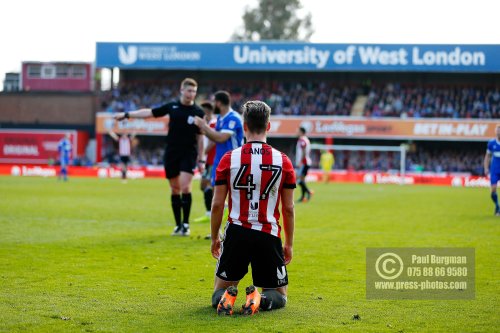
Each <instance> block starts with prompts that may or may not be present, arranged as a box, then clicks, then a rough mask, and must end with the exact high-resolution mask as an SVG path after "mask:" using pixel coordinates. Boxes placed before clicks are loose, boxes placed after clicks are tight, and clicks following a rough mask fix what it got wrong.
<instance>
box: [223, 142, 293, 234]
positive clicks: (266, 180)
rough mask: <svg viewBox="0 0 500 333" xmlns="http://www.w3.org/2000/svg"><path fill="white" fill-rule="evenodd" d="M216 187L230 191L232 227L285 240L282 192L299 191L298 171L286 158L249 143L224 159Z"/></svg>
mask: <svg viewBox="0 0 500 333" xmlns="http://www.w3.org/2000/svg"><path fill="white" fill-rule="evenodd" d="M215 185H227V186H228V187H229V200H228V203H229V217H228V221H229V222H230V223H234V224H237V225H240V226H243V227H245V228H249V229H254V230H258V231H262V232H265V233H268V234H271V235H273V236H276V237H280V236H281V226H280V224H279V218H280V211H279V202H280V200H281V192H282V190H283V188H291V189H293V188H295V171H294V169H293V166H292V162H290V159H289V158H288V157H287V156H286V155H285V154H283V153H282V152H280V151H279V150H276V149H274V148H273V147H271V146H270V145H268V144H266V143H264V142H255V141H254V142H249V143H246V144H245V145H243V146H242V147H240V148H237V149H234V150H232V151H230V152H228V153H226V154H225V155H224V156H223V157H222V159H221V161H220V163H219V166H218V167H217V172H216V176H215Z"/></svg>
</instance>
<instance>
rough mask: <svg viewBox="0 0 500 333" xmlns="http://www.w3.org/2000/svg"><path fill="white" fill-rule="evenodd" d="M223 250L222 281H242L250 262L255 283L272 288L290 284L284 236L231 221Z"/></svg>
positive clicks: (228, 224) (218, 274)
mask: <svg viewBox="0 0 500 333" xmlns="http://www.w3.org/2000/svg"><path fill="white" fill-rule="evenodd" d="M221 249H222V252H221V255H220V258H219V260H218V262H217V269H216V271H215V275H217V276H218V277H219V278H221V279H222V280H225V281H239V280H241V279H242V278H243V277H244V276H245V275H246V274H247V273H248V265H249V264H250V265H251V266H252V279H253V284H254V285H255V286H257V287H261V288H269V289H272V288H278V287H283V286H286V285H287V284H288V273H287V270H286V266H285V256H284V254H283V246H282V243H281V239H280V238H278V237H275V236H273V235H270V234H267V233H264V232H262V231H257V230H252V229H247V228H244V227H241V226H239V225H235V224H232V223H229V222H228V223H227V225H226V230H225V232H224V239H223V241H222V245H221Z"/></svg>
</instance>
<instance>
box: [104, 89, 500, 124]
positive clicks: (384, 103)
mask: <svg viewBox="0 0 500 333" xmlns="http://www.w3.org/2000/svg"><path fill="white" fill-rule="evenodd" d="M221 89H224V90H227V91H229V92H231V95H232V96H231V97H232V101H233V105H232V107H233V109H235V110H239V108H240V106H241V105H242V104H243V103H244V102H245V101H247V100H252V99H258V100H263V101H265V102H266V103H267V104H268V105H269V106H271V108H272V110H273V114H275V115H300V116H301V115H304V116H306V115H323V116H329V115H335V116H349V115H350V114H351V109H352V106H353V103H354V102H355V100H356V98H357V97H358V96H359V95H364V96H367V98H368V99H367V102H366V104H365V108H364V113H363V115H364V116H366V117H398V118H429V117H439V118H481V119H488V118H500V92H499V89H498V88H485V87H472V86H460V87H459V86H444V87H437V86H425V87H423V86H416V85H408V86H405V85H402V84H399V83H390V84H372V85H371V86H370V87H366V86H363V87H361V85H354V84H351V85H349V84H348V85H342V84H338V83H334V82H327V81H319V82H314V81H307V82H299V81H288V82H285V81H283V82H281V81H280V82H278V81H273V82H271V83H269V82H258V81H249V82H240V81H224V82H212V83H210V84H205V85H201V86H200V87H199V89H198V91H199V93H198V97H199V99H200V100H203V99H208V98H210V97H211V95H212V94H213V93H214V92H215V91H217V90H221ZM178 95H179V88H178V82H166V83H162V84H143V83H129V84H125V85H122V86H121V87H120V88H114V89H113V90H111V91H106V92H103V93H102V95H101V110H102V111H108V112H119V111H132V110H136V109H138V108H141V107H151V108H154V107H157V106H160V105H162V104H164V103H167V102H169V101H171V100H174V99H176V98H177V97H178Z"/></svg>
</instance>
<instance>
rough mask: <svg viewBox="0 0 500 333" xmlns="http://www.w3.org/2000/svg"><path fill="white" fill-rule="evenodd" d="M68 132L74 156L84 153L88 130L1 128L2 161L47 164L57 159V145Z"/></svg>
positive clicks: (0, 146)
mask: <svg viewBox="0 0 500 333" xmlns="http://www.w3.org/2000/svg"><path fill="white" fill-rule="evenodd" d="M66 133H69V134H70V141H71V143H72V145H73V153H72V157H76V156H79V155H82V154H83V153H84V151H85V146H86V144H87V141H88V135H87V133H86V132H80V131H74V130H72V131H59V130H29V129H12V130H8V129H2V130H0V163H23V164H46V163H47V162H48V161H49V160H57V158H58V151H57V145H58V143H59V140H61V139H62V138H63V137H64V135H65V134H66Z"/></svg>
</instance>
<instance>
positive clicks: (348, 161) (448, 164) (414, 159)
mask: <svg viewBox="0 0 500 333" xmlns="http://www.w3.org/2000/svg"><path fill="white" fill-rule="evenodd" d="M334 156H335V168H337V169H347V170H353V171H361V170H377V171H388V170H399V169H400V159H401V157H400V154H399V153H391V152H343V151H338V152H334ZM483 157H484V152H482V151H472V150H471V151H460V150H448V149H447V150H427V149H426V150H423V149H421V150H419V151H418V152H413V153H411V152H410V153H408V154H407V156H406V170H407V171H411V172H437V173H441V172H465V173H470V174H472V175H482V173H483ZM318 159H319V157H316V158H315V160H318Z"/></svg>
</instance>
